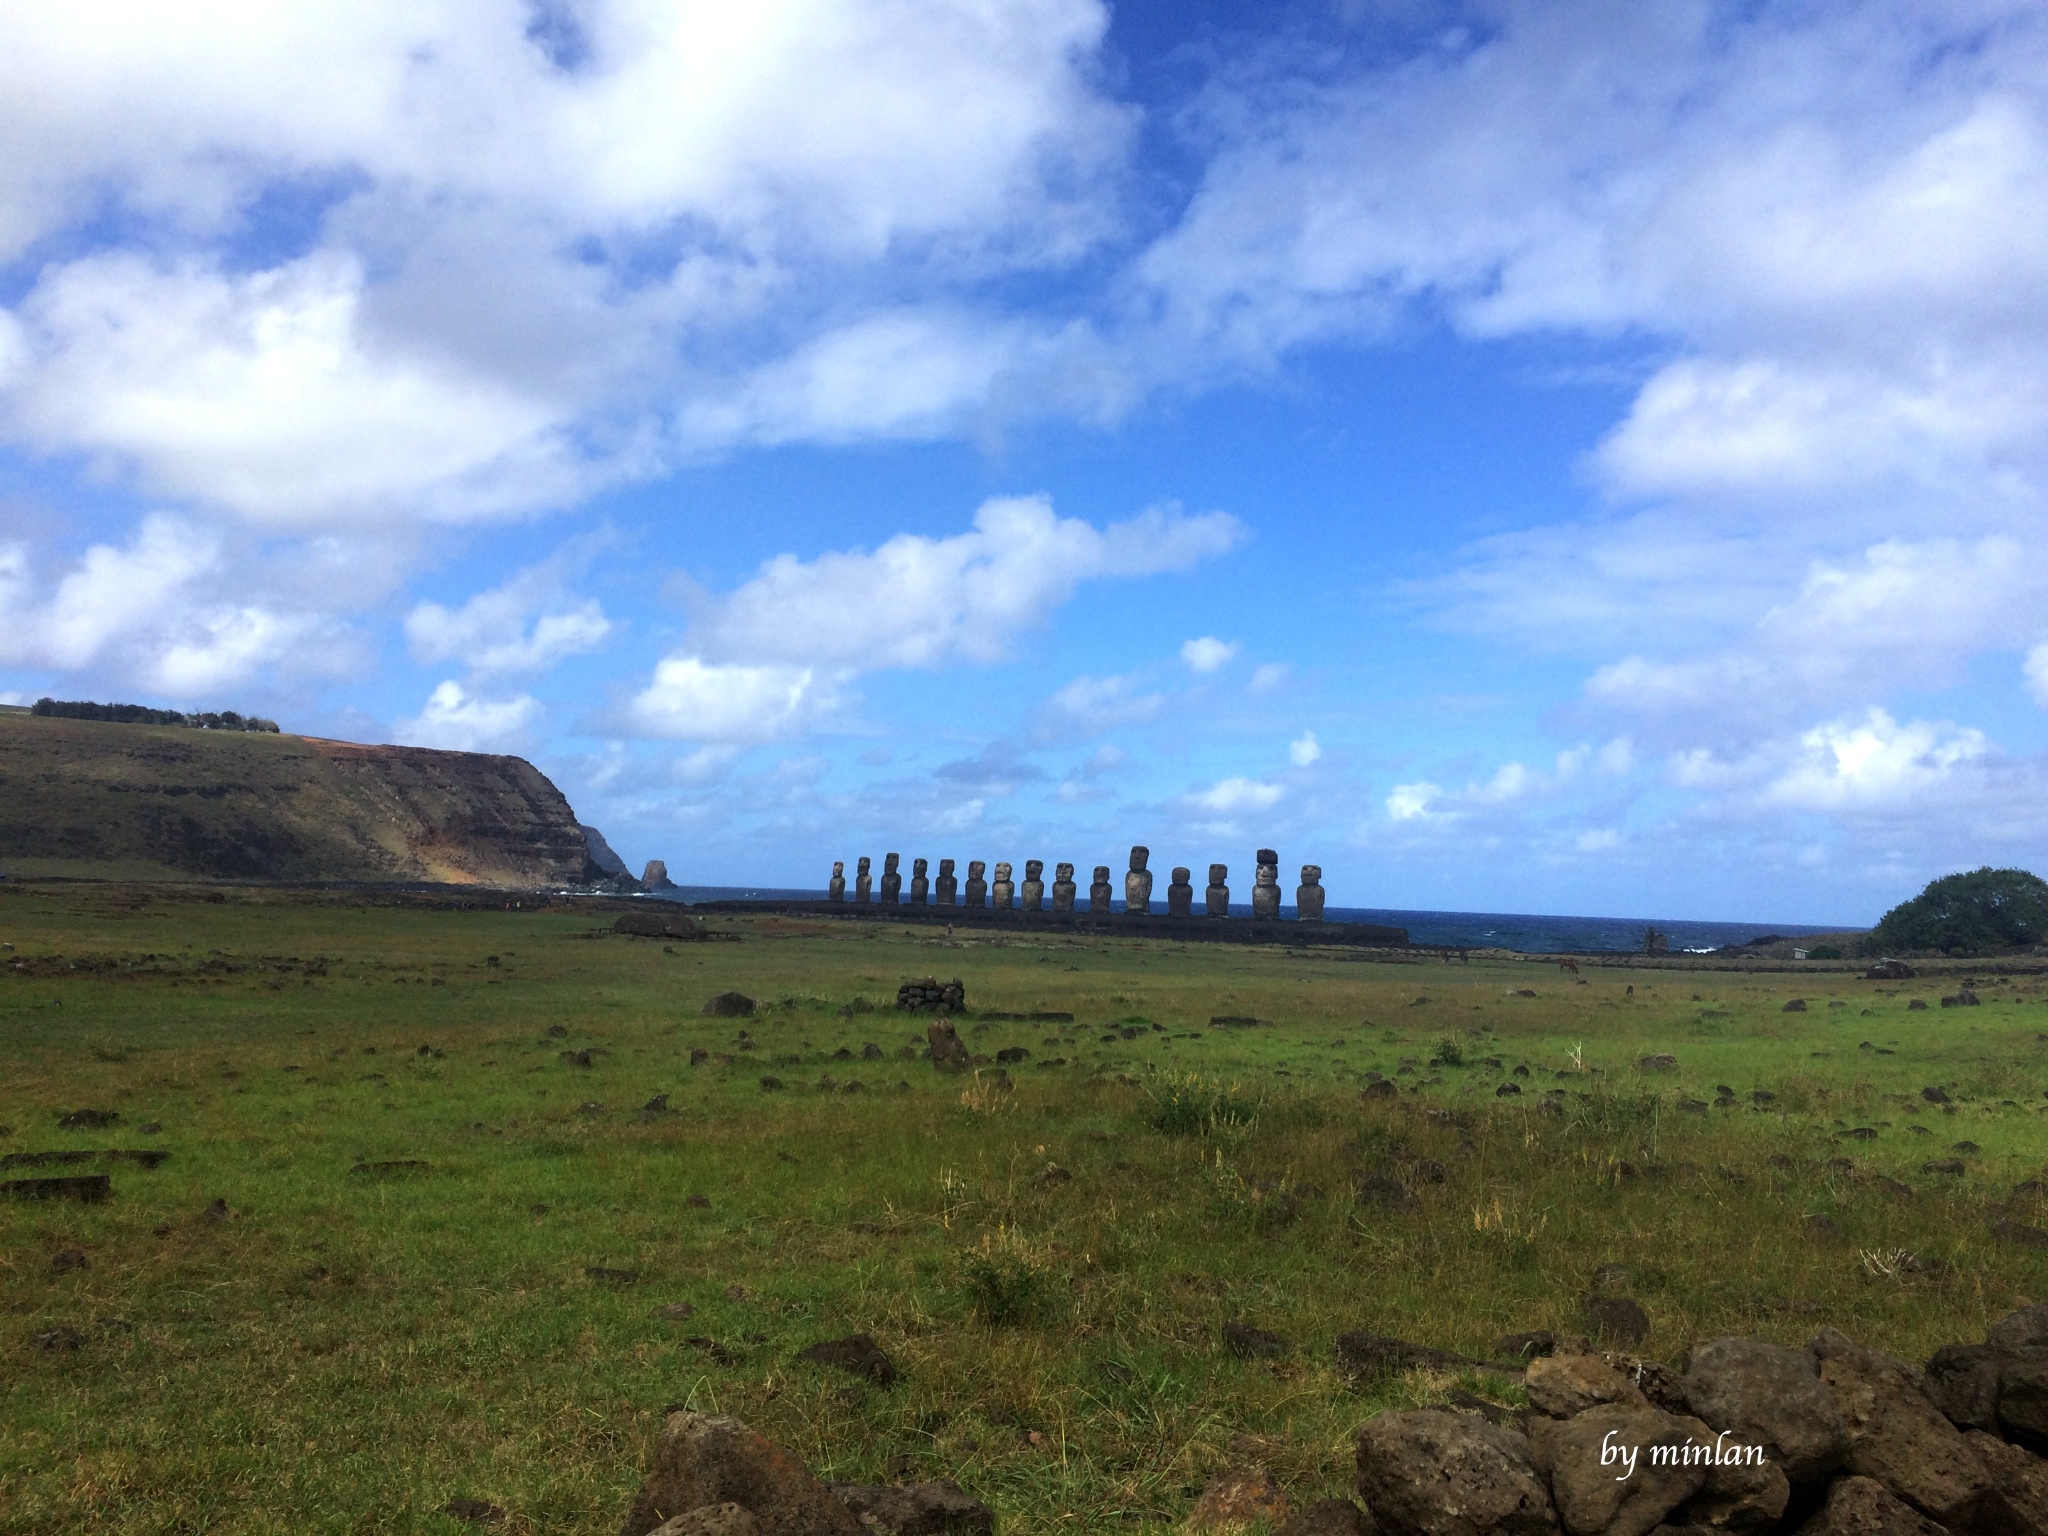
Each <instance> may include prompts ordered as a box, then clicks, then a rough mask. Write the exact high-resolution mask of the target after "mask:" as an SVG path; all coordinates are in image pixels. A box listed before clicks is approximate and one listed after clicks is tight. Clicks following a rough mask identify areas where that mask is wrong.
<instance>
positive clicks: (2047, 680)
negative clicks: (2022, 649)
mask: <svg viewBox="0 0 2048 1536" xmlns="http://www.w3.org/2000/svg"><path fill="white" fill-rule="evenodd" d="M2025 670H2026V674H2027V686H2028V687H2029V688H2031V689H2032V690H2033V694H2034V702H2035V703H2036V704H2039V705H2041V706H2042V707H2043V708H2044V709H2048V642H2043V643H2042V644H2040V645H2037V646H2035V647H2034V648H2033V649H2032V650H2031V651H2029V652H2027V660H2026V668H2025Z"/></svg>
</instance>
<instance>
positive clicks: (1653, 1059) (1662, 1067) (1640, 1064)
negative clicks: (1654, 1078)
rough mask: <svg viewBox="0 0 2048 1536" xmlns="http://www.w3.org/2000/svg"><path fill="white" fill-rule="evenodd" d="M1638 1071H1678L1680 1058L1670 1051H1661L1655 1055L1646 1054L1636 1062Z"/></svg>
mask: <svg viewBox="0 0 2048 1536" xmlns="http://www.w3.org/2000/svg"><path fill="white" fill-rule="evenodd" d="M1636 1070H1637V1071H1638V1072H1676V1071H1677V1070H1678V1058H1677V1057H1676V1056H1674V1055H1672V1054H1671V1053H1670V1052H1669V1051H1659V1052H1658V1053H1657V1054H1656V1055H1654V1056H1644V1057H1642V1058H1640V1059H1639V1060H1638V1061H1637V1062H1636Z"/></svg>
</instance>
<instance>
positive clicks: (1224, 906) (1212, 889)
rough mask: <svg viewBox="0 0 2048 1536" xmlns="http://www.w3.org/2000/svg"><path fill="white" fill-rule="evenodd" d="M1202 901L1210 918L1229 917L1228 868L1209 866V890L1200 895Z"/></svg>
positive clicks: (1224, 866) (1221, 865)
mask: <svg viewBox="0 0 2048 1536" xmlns="http://www.w3.org/2000/svg"><path fill="white" fill-rule="evenodd" d="M1202 900H1203V902H1204V903H1205V904H1206V905H1207V906H1208V909H1209V915H1210V916H1211V917H1228V916H1230V866H1229V865H1228V864H1211V865H1210V866H1209V889H1208V890H1206V891H1204V892H1203V893H1202Z"/></svg>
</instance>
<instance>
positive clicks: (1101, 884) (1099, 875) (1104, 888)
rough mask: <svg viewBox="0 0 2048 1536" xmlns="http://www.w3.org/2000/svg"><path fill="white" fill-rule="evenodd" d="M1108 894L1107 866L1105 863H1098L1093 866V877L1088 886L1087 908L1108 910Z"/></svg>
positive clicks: (1091, 910) (1109, 893) (1092, 910)
mask: <svg viewBox="0 0 2048 1536" xmlns="http://www.w3.org/2000/svg"><path fill="white" fill-rule="evenodd" d="M1110 895H1111V892H1110V888H1109V866H1108V865H1107V864H1098V865H1096V866H1095V879H1094V881H1093V882H1092V883H1091V884H1090V885H1089V887H1088V910H1089V911H1090V912H1107V911H1109V901H1110Z"/></svg>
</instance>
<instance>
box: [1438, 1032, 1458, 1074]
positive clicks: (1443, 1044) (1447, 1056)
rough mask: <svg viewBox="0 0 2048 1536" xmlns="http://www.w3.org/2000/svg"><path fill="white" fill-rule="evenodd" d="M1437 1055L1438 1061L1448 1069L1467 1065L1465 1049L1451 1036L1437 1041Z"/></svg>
mask: <svg viewBox="0 0 2048 1536" xmlns="http://www.w3.org/2000/svg"><path fill="white" fill-rule="evenodd" d="M1435 1054H1436V1059H1437V1060H1438V1061H1439V1062H1441V1063H1443V1065H1445V1066H1447V1067H1462V1066H1463V1065H1465V1047H1464V1046H1462V1045H1460V1044H1458V1042H1457V1041H1456V1040H1454V1039H1453V1038H1452V1037H1451V1036H1449V1035H1445V1036H1444V1037H1443V1039H1441V1040H1439V1041H1437V1043H1436V1052H1435Z"/></svg>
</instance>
